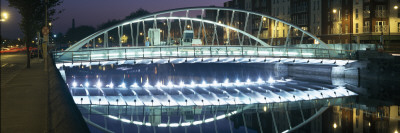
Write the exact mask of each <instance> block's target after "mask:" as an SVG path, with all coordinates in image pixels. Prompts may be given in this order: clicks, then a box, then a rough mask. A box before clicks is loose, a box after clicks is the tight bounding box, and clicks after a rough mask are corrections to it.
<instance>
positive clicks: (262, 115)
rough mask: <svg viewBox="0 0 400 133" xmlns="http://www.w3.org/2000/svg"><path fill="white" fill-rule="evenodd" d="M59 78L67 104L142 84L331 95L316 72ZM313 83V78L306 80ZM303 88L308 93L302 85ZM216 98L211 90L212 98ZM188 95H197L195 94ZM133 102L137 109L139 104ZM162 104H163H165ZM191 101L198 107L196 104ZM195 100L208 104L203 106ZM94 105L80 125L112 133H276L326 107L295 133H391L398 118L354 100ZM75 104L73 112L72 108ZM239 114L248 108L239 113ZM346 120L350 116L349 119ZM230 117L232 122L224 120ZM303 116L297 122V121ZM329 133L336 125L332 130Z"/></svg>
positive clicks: (178, 68) (186, 71) (76, 74)
mask: <svg viewBox="0 0 400 133" xmlns="http://www.w3.org/2000/svg"><path fill="white" fill-rule="evenodd" d="M65 71H66V75H67V83H68V84H69V85H70V89H71V92H72V94H73V95H74V96H85V95H87V94H90V96H104V95H108V96H116V97H120V96H128V95H129V96H130V95H132V94H131V93H129V94H128V93H123V91H115V89H119V90H121V88H124V87H123V84H125V86H126V88H129V89H131V88H132V85H133V87H135V85H137V86H138V87H143V86H146V83H148V84H147V85H149V86H157V85H158V86H164V87H171V85H172V86H178V85H181V84H182V83H183V84H186V85H191V84H196V85H199V86H200V85H202V84H215V83H218V84H223V83H225V82H228V83H232V84H235V83H243V84H245V83H246V82H249V81H250V82H257V81H259V79H262V81H263V82H265V83H267V82H272V81H270V78H272V79H274V81H275V80H282V79H283V80H287V79H292V80H294V81H299V82H295V83H296V84H291V85H292V86H290V87H292V88H296V87H297V88H298V89H299V88H302V87H309V88H314V90H317V91H318V90H319V89H316V88H320V89H321V88H322V90H324V88H335V87H337V86H336V85H332V84H333V83H332V80H331V77H330V74H326V73H324V72H321V73H319V74H317V75H311V76H310V75H308V76H305V77H304V79H307V80H304V79H302V78H299V76H294V77H293V75H291V74H290V73H289V74H288V73H284V72H283V73H279V72H277V70H276V68H275V66H274V64H230V65H229V66H227V65H226V64H202V65H198V64H196V65H194V64H152V65H135V66H130V65H109V66H90V67H83V68H82V67H74V68H65ZM313 76H315V77H317V78H315V77H314V78H313ZM321 77H322V78H321ZM227 79H228V81H227ZM99 81H101V85H100V86H101V87H105V88H107V87H108V89H102V90H100V89H96V90H95V89H86V90H85V89H80V90H79V89H73V88H72V87H71V86H74V82H76V84H77V86H82V87H83V88H85V86H91V87H96V86H95V85H97V86H99V84H98V83H99ZM111 83H112V85H111ZM304 83H306V84H307V85H304ZM169 85H170V86H169ZM287 85H288V84H283V86H281V87H280V89H282V88H285V87H287ZM290 87H289V88H290ZM86 88H88V87H86ZM210 89H211V88H210ZM278 90H279V89H278ZM164 91H166V93H168V94H171V93H174V92H171V91H169V92H168V90H164ZM217 91H218V90H214V91H212V92H217ZM241 91H242V90H241ZM286 91H288V92H290V91H293V90H289V89H288V90H286ZM294 91H295V90H294ZM136 92H138V93H139V94H134V95H148V94H149V93H146V92H144V91H136ZM136 92H135V93H136ZM157 92H158V93H157ZM195 92H199V90H196V91H195ZM178 93H179V92H178ZM181 93H183V94H186V93H190V92H189V90H187V91H181ZM151 94H154V95H163V93H162V92H159V91H153V92H151ZM230 98H232V97H226V98H225V99H230ZM117 99H118V98H117ZM171 99H172V98H171ZM184 99H187V98H184ZM221 99H222V98H221ZM137 100H138V101H139V98H138V99H137ZM148 100H149V99H148ZM164 100H165V101H164V102H166V99H164ZM181 100H183V99H181ZM197 100H200V99H199V98H198V99H197ZM202 100H208V99H204V98H203V99H202ZM218 100H219V99H218ZM94 101H95V100H94ZM214 101H216V99H214ZM221 101H222V100H221ZM81 102H82V101H81ZM98 102H99V104H101V105H96V104H97V103H91V104H92V105H88V104H84V103H83V104H82V105H78V107H79V108H80V110H81V112H82V113H83V115H84V117H85V118H87V119H89V120H90V121H93V122H94V123H96V124H97V125H100V126H102V127H104V128H105V129H108V130H111V131H114V132H127V131H129V132H132V131H133V132H170V131H171V132H185V131H190V132H216V131H218V132H231V131H233V132H246V131H247V132H260V131H261V130H262V131H263V132H275V126H274V124H273V123H276V124H277V127H276V128H277V130H278V131H279V132H282V131H285V130H287V129H290V127H294V126H296V125H298V124H299V123H301V122H303V117H301V116H304V118H305V119H307V118H310V117H311V116H312V115H314V114H315V113H316V112H317V111H318V110H319V109H321V107H323V106H326V105H331V106H329V108H328V109H327V110H326V111H325V112H324V113H323V114H322V115H321V116H319V117H317V118H316V119H314V120H313V121H312V122H310V123H308V124H306V125H305V126H303V127H301V128H300V129H298V130H296V131H303V132H332V131H334V132H348V131H349V132H360V131H361V129H362V130H363V131H370V132H394V131H395V130H394V129H396V128H398V127H399V126H393V124H388V123H396V122H393V120H392V119H390V118H395V119H396V118H397V119H398V118H399V117H398V116H396V117H395V116H390V115H391V114H393V112H396V111H398V110H395V108H396V107H397V109H398V106H393V107H388V106H386V107H364V106H365V105H363V104H357V98H355V97H348V98H333V99H325V100H312V101H301V102H283V103H269V104H265V103H258V104H248V103H247V104H244V103H231V104H226V105H220V106H219V104H214V105H213V106H203V105H204V104H203V105H202V104H196V105H197V106H192V105H189V106H188V107H184V106H175V105H172V106H170V107H167V106H157V107H150V106H142V105H136V102H135V105H134V106H132V104H131V105H130V106H121V105H120V104H119V103H118V102H122V100H120V101H117V104H118V105H119V106H107V104H110V102H115V100H112V101H111V100H109V101H107V100H105V99H103V100H102V101H98ZM103 102H104V104H103ZM107 102H108V103H107ZM161 102H162V101H160V103H161ZM77 103H78V104H79V100H78V102H77ZM152 103H153V102H152ZM168 103H170V102H168ZM314 103H316V104H314ZM114 105H116V104H114ZM123 105H126V104H123ZM164 105H166V104H164ZM180 105H182V104H180ZM186 105H187V103H186ZM332 105H337V106H332ZM245 106H250V107H249V108H246V109H245V110H243V108H244V107H245ZM300 107H301V108H300ZM235 109H236V110H241V109H242V110H241V111H240V113H237V114H232V111H236V110H235ZM286 110H288V111H286ZM272 111H274V115H272ZM352 112H355V114H354V113H352ZM360 112H361V114H362V115H361V116H360ZM390 112H392V113H390ZM229 113H231V115H229V116H227V114H229ZM302 113H303V115H301V114H302ZM357 114H358V115H357ZM218 116H225V117H223V118H222V117H219V119H218V120H216V119H217V117H218ZM272 116H274V119H275V122H273V118H272ZM288 116H289V121H288ZM259 119H260V120H259ZM206 120H207V122H206ZM214 120H215V121H214ZM168 122H169V124H168ZM289 123H290V124H289ZM366 123H368V124H367V125H368V126H366ZM397 123H398V122H397ZM333 125H336V128H334V126H333ZM394 125H395V124H394ZM164 126H166V127H164ZM175 126H176V127H175ZM260 126H261V127H260ZM89 127H90V129H91V131H93V132H100V130H99V129H97V128H94V127H93V126H89ZM170 127H171V128H170ZM172 127H173V128H172Z"/></svg>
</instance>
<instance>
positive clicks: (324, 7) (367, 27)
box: [224, 0, 400, 51]
mask: <svg viewBox="0 0 400 133" xmlns="http://www.w3.org/2000/svg"><path fill="white" fill-rule="evenodd" d="M235 1H240V0H232V1H228V2H226V4H225V5H224V6H225V7H232V5H233V7H232V8H238V9H245V10H250V11H255V12H260V13H264V14H266V15H270V16H272V17H276V18H279V19H282V20H284V21H287V22H290V23H293V24H295V25H296V26H299V27H301V28H302V29H304V30H306V31H309V32H310V33H312V34H314V35H316V36H317V37H319V38H320V39H321V40H322V41H324V42H326V43H329V44H349V43H361V44H367V43H372V44H380V45H382V46H383V47H384V48H385V50H388V51H400V11H399V10H400V9H399V6H400V0H244V1H243V2H242V3H243V4H244V7H241V6H238V5H237V2H236V4H234V3H235ZM239 4H240V3H239ZM244 17H245V16H244ZM242 18H243V17H242ZM260 19H261V18H256V17H250V20H249V22H251V25H252V26H251V30H252V32H251V33H252V34H253V35H255V36H257V35H258V29H259V23H260V22H261V21H260ZM241 22H245V21H241ZM264 23H265V26H262V29H261V31H260V36H259V37H260V39H264V40H265V39H267V38H271V37H272V38H277V41H276V42H274V43H273V45H283V44H284V43H282V41H279V40H283V39H286V37H287V36H288V35H290V37H291V40H290V41H291V42H294V41H297V42H298V41H299V39H297V38H298V37H299V35H297V34H296V31H294V32H292V33H290V34H288V29H289V27H288V26H286V25H283V24H279V23H278V24H277V25H276V30H269V29H275V23H274V22H263V25H264ZM241 29H243V28H241ZM246 30H250V29H246ZM300 36H301V35H300ZM280 38H281V39H280Z"/></svg>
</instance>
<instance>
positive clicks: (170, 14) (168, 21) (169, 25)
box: [167, 12, 173, 45]
mask: <svg viewBox="0 0 400 133" xmlns="http://www.w3.org/2000/svg"><path fill="white" fill-rule="evenodd" d="M172 14H173V12H171V13H169V17H172ZM167 23H168V24H167V26H168V40H167V42H168V45H171V44H170V43H171V42H170V41H171V20H169V19H167Z"/></svg>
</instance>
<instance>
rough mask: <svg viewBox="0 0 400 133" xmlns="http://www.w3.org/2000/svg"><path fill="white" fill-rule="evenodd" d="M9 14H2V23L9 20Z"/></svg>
mask: <svg viewBox="0 0 400 133" xmlns="http://www.w3.org/2000/svg"><path fill="white" fill-rule="evenodd" d="M8 16H9V15H8V13H7V12H3V13H1V19H0V21H2V22H4V21H6V20H7V19H8Z"/></svg>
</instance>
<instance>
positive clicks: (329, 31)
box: [328, 25, 332, 34]
mask: <svg viewBox="0 0 400 133" xmlns="http://www.w3.org/2000/svg"><path fill="white" fill-rule="evenodd" d="M328 34H332V33H331V26H330V25H328Z"/></svg>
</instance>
